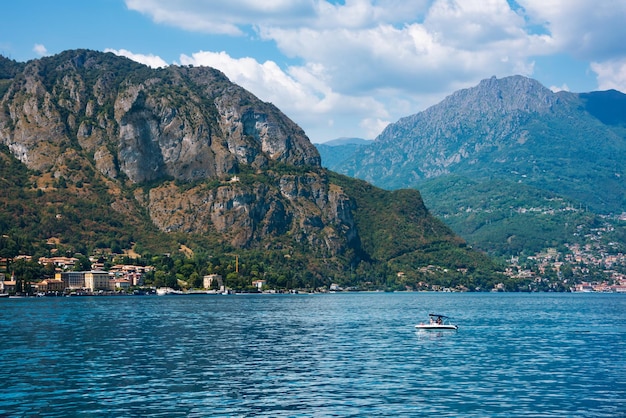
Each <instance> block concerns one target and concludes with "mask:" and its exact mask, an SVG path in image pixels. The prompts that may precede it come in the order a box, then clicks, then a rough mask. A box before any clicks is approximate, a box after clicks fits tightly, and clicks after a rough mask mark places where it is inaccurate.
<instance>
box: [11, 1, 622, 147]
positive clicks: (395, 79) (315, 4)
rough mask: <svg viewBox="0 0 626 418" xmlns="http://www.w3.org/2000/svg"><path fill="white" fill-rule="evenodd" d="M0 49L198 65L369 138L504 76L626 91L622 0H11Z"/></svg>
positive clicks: (32, 55)
mask: <svg viewBox="0 0 626 418" xmlns="http://www.w3.org/2000/svg"><path fill="white" fill-rule="evenodd" d="M0 22H1V24H0V55H3V56H5V57H8V58H11V59H14V60H16V61H20V62H25V61H28V60H32V59H37V58H41V57H43V56H47V55H54V54H57V53H60V52H62V51H65V50H68V49H78V48H87V49H92V50H97V51H107V52H114V53H116V54H118V55H123V56H126V57H128V58H131V59H133V60H136V61H138V62H141V63H144V64H146V65H150V66H152V67H159V66H166V65H172V64H174V65H190V64H191V65H194V66H199V65H204V66H211V67H214V68H217V69H219V70H221V71H222V72H223V73H225V74H226V76H227V77H228V78H229V79H230V80H231V81H233V82H234V83H237V84H239V85H240V86H242V87H244V88H246V89H247V90H249V91H251V92H252V93H253V94H255V95H256V96H257V97H259V98H260V99H261V100H263V101H266V102H271V103H273V104H274V105H276V106H277V107H278V108H279V109H281V110H282V111H283V112H284V113H285V114H286V115H287V116H288V117H289V118H291V119H292V120H294V121H295V122H296V123H297V124H298V125H300V126H301V127H302V128H303V129H304V130H305V132H306V133H307V135H308V137H309V138H310V139H311V141H312V142H314V143H322V142H326V141H328V140H331V139H335V138H340V137H359V138H366V139H373V138H375V137H376V136H377V135H378V134H379V133H380V132H381V131H382V130H383V129H384V127H385V126H386V125H387V124H389V123H393V122H396V121H397V120H398V119H400V118H401V117H404V116H409V115H412V114H414V113H418V112H420V111H423V110H425V109H426V108H428V107H430V106H432V105H434V104H437V103H438V102H440V101H441V100H443V99H444V98H445V97H446V96H448V95H450V94H452V93H453V92H455V91H456V90H459V89H462V88H468V87H472V86H475V85H477V84H478V83H479V82H480V80H483V79H486V78H490V77H492V76H496V77H498V78H501V77H506V76H510V75H517V74H520V75H524V76H527V77H531V78H534V79H536V80H538V81H539V82H541V83H542V84H543V85H544V86H546V87H548V88H551V89H552V90H554V91H558V90H568V91H572V92H589V91H594V90H608V89H616V90H620V91H622V92H626V41H625V40H626V23H625V22H626V1H625V0H54V1H53V0H3V2H2V18H1V20H0Z"/></svg>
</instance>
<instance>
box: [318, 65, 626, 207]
mask: <svg viewBox="0 0 626 418" xmlns="http://www.w3.org/2000/svg"><path fill="white" fill-rule="evenodd" d="M625 102H626V95H624V94H622V93H620V92H617V91H608V92H593V93H586V94H575V93H569V92H564V91H561V92H558V93H554V92H552V91H551V90H549V89H547V88H546V87H544V86H542V85H541V84H540V83H539V82H537V81H535V80H532V79H529V78H526V77H522V76H512V77H506V78H502V79H496V78H495V77H494V78H490V79H487V80H483V81H481V82H480V83H479V84H478V86H476V87H473V88H470V89H464V90H460V91H457V92H455V93H453V94H452V95H450V96H448V97H447V98H446V99H444V100H443V101H442V102H441V103H439V104H437V105H435V106H432V107H430V108H428V109H426V110H425V111H423V112H420V113H417V114H414V115H411V116H408V117H405V118H402V119H400V120H399V121H398V122H396V123H392V124H390V125H389V126H387V128H385V130H384V131H383V132H382V133H381V134H380V135H379V136H378V137H377V138H376V139H375V141H374V142H373V143H372V144H371V145H370V146H367V147H361V148H358V149H355V150H354V153H353V154H351V155H349V156H346V158H344V159H343V160H342V161H338V162H335V163H334V164H332V165H331V164H326V163H324V165H325V166H327V167H329V168H330V169H333V170H335V171H338V172H340V173H343V174H346V175H349V176H353V177H357V178H362V179H364V180H367V181H370V182H372V183H373V184H375V185H377V186H380V187H384V188H387V189H396V188H403V187H417V188H419V186H420V184H423V183H424V182H426V181H428V180H429V179H434V178H436V177H439V176H442V175H448V174H456V175H463V176H467V177H469V178H489V177H494V176H495V177H500V178H503V179H507V180H509V181H514V182H518V181H519V182H522V183H524V184H527V185H530V186H534V187H539V188H542V189H545V190H548V191H551V192H555V193H558V194H561V195H563V196H567V197H569V198H571V199H573V200H575V201H579V202H583V203H584V204H587V205H589V206H590V207H593V208H594V209H595V210H598V211H600V212H615V211H622V210H625V209H626V193H625V192H626V172H625V170H626V167H624V165H623V163H622V162H623V161H624V160H625V158H626V139H625V138H626V105H625V104H624V103H625ZM334 152H335V153H338V152H339V151H338V150H334ZM325 154H326V153H325V152H323V151H322V152H321V155H322V160H324V158H325V156H326V155H325Z"/></svg>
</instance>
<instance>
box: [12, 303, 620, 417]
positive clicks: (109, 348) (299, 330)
mask: <svg viewBox="0 0 626 418" xmlns="http://www.w3.org/2000/svg"><path fill="white" fill-rule="evenodd" d="M429 312H436V313H443V314H446V315H449V316H451V317H452V318H453V320H454V322H455V323H457V324H458V325H459V330H458V331H456V332H455V331H447V332H441V333H437V332H424V331H416V330H415V328H414V325H415V324H416V323H419V322H421V321H423V320H425V319H426V318H427V314H428V313H429ZM0 366H1V367H0V388H1V389H2V396H0V416H33V417H34V416H38V417H39V416H48V417H66V416H81V417H102V416H110V417H121V416H141V417H145V416H162V417H173V416H191V417H203V416H269V417H285V416H290V417H310V416H315V417H325V416H341V417H344V416H367V417H372V416H398V417H414V416H476V417H485V416H489V417H494V416H501V417H510V416H524V415H526V416H542V417H564V416H588V417H602V416H605V417H620V416H621V417H623V416H626V295H615V294H548V293H546V294H502V293H500V294H492V293H490V294H473V293H356V294H341V293H337V294H325V295H231V296H165V297H158V296H134V297H76V298H37V299H3V300H0Z"/></svg>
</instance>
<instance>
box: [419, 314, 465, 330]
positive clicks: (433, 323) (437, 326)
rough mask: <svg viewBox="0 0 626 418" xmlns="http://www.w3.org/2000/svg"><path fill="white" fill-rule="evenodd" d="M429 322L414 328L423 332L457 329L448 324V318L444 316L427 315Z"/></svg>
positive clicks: (453, 325) (455, 326)
mask: <svg viewBox="0 0 626 418" xmlns="http://www.w3.org/2000/svg"><path fill="white" fill-rule="evenodd" d="M428 316H429V321H428V323H423V322H422V323H420V324H417V325H415V328H417V329H422V330H425V331H443V330H452V331H456V330H457V329H459V327H458V326H457V325H456V324H451V323H450V318H449V317H447V316H445V315H439V314H432V313H431V314H428Z"/></svg>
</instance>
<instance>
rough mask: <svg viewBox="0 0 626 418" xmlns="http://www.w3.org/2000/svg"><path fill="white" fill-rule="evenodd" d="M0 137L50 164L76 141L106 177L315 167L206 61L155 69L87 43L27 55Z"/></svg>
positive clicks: (273, 119) (289, 130)
mask: <svg viewBox="0 0 626 418" xmlns="http://www.w3.org/2000/svg"><path fill="white" fill-rule="evenodd" d="M1 105H2V108H3V109H4V112H2V114H0V140H1V141H2V142H3V143H5V144H6V145H8V146H9V148H10V149H11V150H12V151H13V152H14V153H15V155H16V156H18V158H19V159H20V160H21V161H22V162H24V163H26V164H27V165H28V166H29V167H30V168H33V169H37V170H49V169H52V168H53V167H55V166H58V165H61V164H59V161H58V157H60V156H62V155H63V154H64V152H65V150H66V149H68V148H72V147H73V146H75V145H78V146H79V148H80V149H81V150H82V151H83V152H84V153H85V154H86V156H88V157H90V158H93V159H94V161H95V162H96V164H97V166H98V169H99V171H100V172H101V173H103V174H104V175H106V176H107V177H109V178H117V177H118V176H119V175H120V174H122V175H124V176H126V177H128V179H130V181H131V182H133V183H139V182H143V181H153V180H158V179H162V178H167V177H173V178H175V179H180V180H195V179H202V178H212V177H220V176H223V175H225V174H229V173H233V172H235V171H236V168H237V166H238V165H239V164H244V165H250V166H253V167H257V168H260V167H264V166H266V165H267V163H268V162H269V161H276V162H283V163H287V164H293V165H302V164H307V165H312V166H318V165H319V155H318V153H317V150H316V149H315V148H314V147H313V146H312V145H311V143H310V142H309V140H308V138H307V137H306V136H305V135H304V132H303V131H302V130H301V129H300V128H299V127H298V126H297V125H295V124H294V123H293V122H292V121H290V120H289V119H288V118H286V117H285V116H284V115H283V114H282V113H281V112H280V111H278V109H276V108H275V107H274V106H272V105H270V104H267V103H263V102H261V101H259V100H258V99H256V98H255V97H254V96H253V95H251V94H250V93H249V92H247V91H246V90H244V89H242V88H240V87H238V86H236V85H234V84H232V83H230V82H229V81H228V79H227V78H226V77H225V76H224V75H223V74H222V73H220V72H219V71H217V70H214V69H211V68H186V67H176V66H171V67H168V68H165V69H161V70H150V69H148V68H147V67H144V66H141V65H139V64H136V63H133V62H130V61H128V60H126V59H125V58H121V57H116V56H113V55H111V54H102V53H98V52H93V51H68V52H66V53H64V54H61V55H59V56H56V57H49V58H44V59H42V60H35V61H31V62H29V63H28V64H27V65H26V66H25V68H24V70H23V71H22V72H21V73H20V74H18V75H17V76H16V77H15V79H14V81H13V83H12V85H11V86H10V88H9V89H8V91H7V92H6V94H5V95H4V97H3V99H2V102H1Z"/></svg>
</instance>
